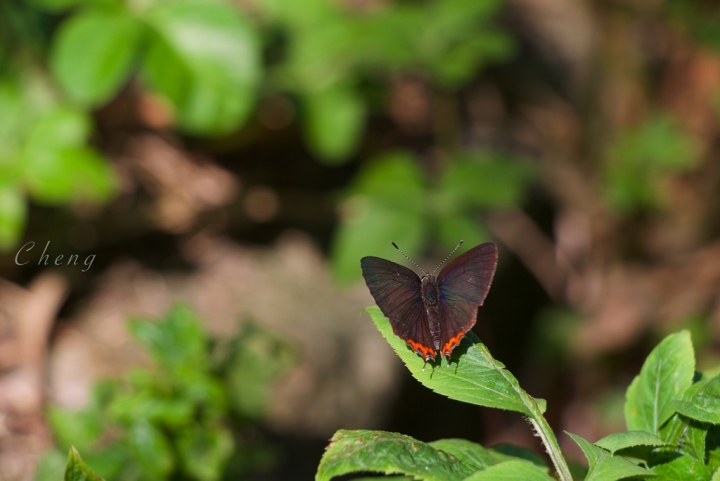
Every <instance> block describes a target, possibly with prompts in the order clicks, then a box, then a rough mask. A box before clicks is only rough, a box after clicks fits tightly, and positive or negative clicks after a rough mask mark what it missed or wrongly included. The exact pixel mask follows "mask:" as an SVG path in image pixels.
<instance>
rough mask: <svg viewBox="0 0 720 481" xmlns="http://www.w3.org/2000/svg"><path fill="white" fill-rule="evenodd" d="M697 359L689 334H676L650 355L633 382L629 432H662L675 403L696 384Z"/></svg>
mask: <svg viewBox="0 0 720 481" xmlns="http://www.w3.org/2000/svg"><path fill="white" fill-rule="evenodd" d="M694 373H695V356H694V352H693V346H692V341H691V340H690V333H689V332H688V331H681V332H679V333H676V334H672V335H670V336H668V337H666V338H665V339H663V341H662V342H661V343H660V344H659V345H658V346H657V347H656V348H655V349H653V351H652V352H651V353H650V355H649V356H648V358H647V359H646V360H645V363H644V364H643V367H642V369H641V370H640V374H639V375H638V376H636V377H635V379H633V381H632V383H631V384H630V387H629V388H628V390H627V394H626V400H625V421H626V423H627V426H628V430H640V431H648V432H650V433H653V434H659V433H660V427H661V426H662V425H663V424H664V423H665V422H666V421H667V420H668V419H670V417H671V416H672V415H673V413H674V412H675V410H674V409H673V407H672V404H671V401H672V400H673V399H677V398H680V397H682V395H683V393H684V392H685V390H686V389H687V388H689V387H690V385H691V384H692V379H693V375H694Z"/></svg>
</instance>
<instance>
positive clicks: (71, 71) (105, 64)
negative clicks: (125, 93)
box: [50, 11, 143, 105]
mask: <svg viewBox="0 0 720 481" xmlns="http://www.w3.org/2000/svg"><path fill="white" fill-rule="evenodd" d="M142 34H143V29H142V24H141V23H140V22H139V21H138V20H137V19H135V18H133V17H130V16H128V15H125V14H123V13H122V12H120V11H115V12H112V13H109V12H102V13H100V12H94V11H93V12H90V13H83V14H80V15H75V16H72V17H69V19H68V20H67V21H66V23H64V24H63V26H62V28H61V29H60V32H59V33H58V35H57V37H56V38H55V41H54V45H53V51H52V55H51V57H50V63H51V65H52V69H53V73H54V74H55V77H56V78H57V80H58V82H59V83H60V85H62V87H63V88H64V89H65V90H66V91H67V92H68V94H69V95H70V96H71V97H72V98H74V99H75V100H77V101H79V102H82V103H85V104H88V105H99V104H101V103H103V102H106V101H107V100H108V99H109V98H110V97H111V96H113V95H114V94H115V93H116V92H117V91H118V89H119V88H120V87H121V86H122V84H123V83H124V82H125V81H126V80H127V78H128V75H129V73H130V69H131V67H132V64H133V60H134V59H135V58H136V56H137V54H138V47H139V44H140V41H141V39H142Z"/></svg>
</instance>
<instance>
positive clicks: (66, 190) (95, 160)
mask: <svg viewBox="0 0 720 481" xmlns="http://www.w3.org/2000/svg"><path fill="white" fill-rule="evenodd" d="M23 160H24V163H23V169H24V176H25V182H26V184H27V186H28V190H29V191H30V193H31V194H32V197H33V198H34V199H35V200H38V201H40V202H43V203H47V204H58V203H66V202H70V201H80V200H85V201H95V202H101V201H105V200H107V199H109V198H110V197H111V196H112V195H113V194H114V193H115V191H116V181H115V175H114V173H113V171H112V170H111V168H110V166H109V165H108V163H107V160H105V159H104V158H102V157H101V156H100V155H99V154H97V153H96V152H95V151H93V150H90V149H89V148H87V147H67V148H62V149H58V150H51V149H48V150H44V151H42V150H40V149H33V150H32V152H30V153H27V154H26V155H25V156H24V157H23Z"/></svg>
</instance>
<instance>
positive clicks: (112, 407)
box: [37, 307, 293, 481]
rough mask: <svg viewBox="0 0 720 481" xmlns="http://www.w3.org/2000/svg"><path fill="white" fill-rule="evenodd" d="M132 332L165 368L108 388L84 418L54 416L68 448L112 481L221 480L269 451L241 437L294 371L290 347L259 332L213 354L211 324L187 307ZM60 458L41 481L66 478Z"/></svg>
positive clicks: (99, 391)
mask: <svg viewBox="0 0 720 481" xmlns="http://www.w3.org/2000/svg"><path fill="white" fill-rule="evenodd" d="M130 329H131V331H132V333H133V335H134V336H135V338H136V339H137V340H138V341H140V342H141V343H142V344H143V345H144V346H145V347H147V348H148V350H149V351H150V354H151V355H152V357H153V359H154V360H155V362H156V367H155V368H154V369H150V370H148V369H135V370H133V371H131V372H130V373H129V374H128V376H127V379H126V380H125V381H124V382H115V381H106V382H103V383H100V384H98V385H97V386H96V388H95V391H94V396H93V400H92V403H91V405H90V406H89V407H88V408H86V409H84V410H82V411H68V410H65V409H60V408H57V407H51V408H50V409H49V411H48V419H49V421H50V424H51V426H52V428H53V432H54V434H55V437H56V439H57V441H58V444H59V446H60V447H61V448H66V447H67V446H69V445H71V444H72V445H75V446H77V447H78V449H80V450H81V451H82V452H83V454H84V455H85V457H86V459H87V460H88V462H89V463H90V464H91V465H92V466H93V467H94V468H95V469H96V470H97V471H98V472H99V473H100V474H101V475H102V476H103V477H105V478H108V479H113V480H135V479H154V480H161V479H170V478H172V479H192V480H200V481H214V480H218V479H220V477H221V475H222V474H223V471H224V469H225V467H226V465H227V463H228V462H229V460H230V457H231V456H232V455H233V453H243V452H244V453H245V454H249V452H250V451H258V450H263V448H262V447H259V446H253V445H248V444H243V442H242V441H241V437H239V436H238V434H240V433H241V432H242V429H243V428H244V427H245V426H247V425H248V424H249V423H250V422H252V421H253V420H255V419H257V418H258V416H259V415H261V414H262V411H261V406H262V405H264V401H265V396H266V391H267V389H268V387H269V385H270V384H271V383H272V382H273V381H274V380H275V379H277V377H278V376H279V375H280V374H281V373H282V372H283V371H284V370H285V369H286V368H287V367H288V365H289V364H290V363H291V362H292V357H293V356H292V352H291V351H290V350H288V348H287V346H286V345H284V344H283V343H282V342H280V341H278V340H277V339H276V338H274V337H273V336H271V335H269V334H268V333H266V332H264V331H261V330H259V329H257V328H252V327H250V328H246V329H245V330H243V331H242V332H241V333H240V334H239V336H238V337H237V338H236V339H235V340H234V341H233V342H232V343H231V344H230V345H220V344H216V346H215V348H214V349H210V347H211V346H210V342H209V339H208V337H207V335H206V334H205V332H204V330H203V327H202V324H201V323H200V321H199V320H198V319H197V317H196V316H195V315H194V314H193V313H192V311H190V310H189V309H187V308H183V307H176V308H174V309H173V310H171V311H170V312H169V313H168V314H167V316H166V317H165V318H164V319H162V320H160V321H159V322H149V321H140V320H136V321H133V322H131V324H130ZM258 363H261V364H262V369H259V367H258ZM258 371H261V373H260V374H258ZM260 454H262V453H260ZM58 456H59V453H58V452H54V453H48V455H47V456H46V458H45V463H46V464H48V466H47V467H44V466H42V465H41V467H40V469H39V474H38V477H37V479H38V480H44V479H51V477H52V476H55V475H56V471H55V474H52V472H51V469H50V468H51V466H55V465H56V464H57V459H58ZM255 457H256V458H257V456H255ZM266 457H267V456H266ZM251 458H252V456H245V457H244V458H243V459H245V460H246V461H244V462H246V463H247V462H248V461H247V459H251ZM53 463H54V464H53ZM244 468H245V469H250V468H253V466H245V467H244ZM53 479H54V478H53Z"/></svg>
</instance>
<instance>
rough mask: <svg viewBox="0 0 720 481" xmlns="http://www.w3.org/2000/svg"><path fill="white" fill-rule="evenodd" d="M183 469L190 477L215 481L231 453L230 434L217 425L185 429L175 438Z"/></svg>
mask: <svg viewBox="0 0 720 481" xmlns="http://www.w3.org/2000/svg"><path fill="white" fill-rule="evenodd" d="M177 447H178V452H179V455H180V456H179V457H180V460H181V462H182V464H183V469H184V471H185V472H186V473H188V474H189V475H190V476H191V477H192V479H197V480H200V481H216V480H218V479H220V477H221V476H222V474H223V468H224V467H225V464H226V463H227V461H228V459H229V458H230V456H231V455H232V452H233V448H234V442H233V438H232V434H231V433H230V432H229V431H228V430H227V429H226V428H223V427H219V426H213V427H208V426H203V427H202V428H201V427H199V426H196V427H194V428H191V429H185V430H184V431H182V433H181V434H180V436H179V438H178V440H177Z"/></svg>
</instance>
